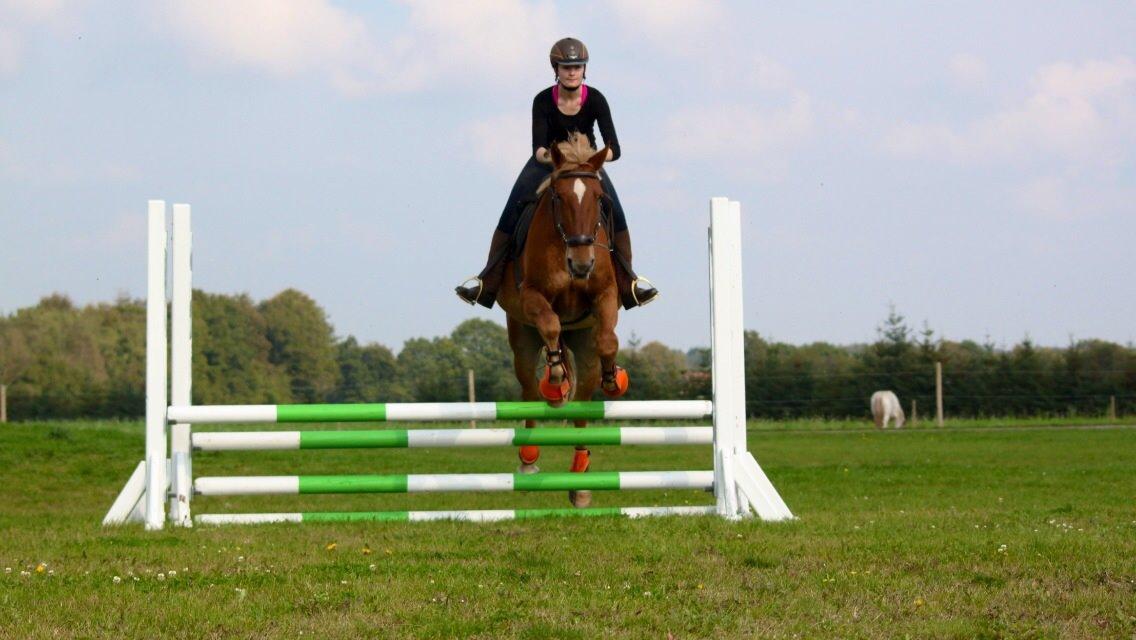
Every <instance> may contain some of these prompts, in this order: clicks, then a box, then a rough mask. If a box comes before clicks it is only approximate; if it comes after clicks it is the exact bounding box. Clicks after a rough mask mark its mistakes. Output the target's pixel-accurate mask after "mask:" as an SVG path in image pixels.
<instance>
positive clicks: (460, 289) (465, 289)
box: [454, 229, 513, 309]
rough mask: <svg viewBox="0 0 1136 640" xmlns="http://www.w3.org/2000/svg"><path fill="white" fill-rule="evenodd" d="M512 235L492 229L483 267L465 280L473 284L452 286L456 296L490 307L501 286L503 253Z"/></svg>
mask: <svg viewBox="0 0 1136 640" xmlns="http://www.w3.org/2000/svg"><path fill="white" fill-rule="evenodd" d="M512 237H513V236H511V235H509V234H507V233H505V232H504V231H501V230H500V229H494V230H493V241H492V242H491V243H490V244H489V260H488V262H486V264H485V268H484V269H482V270H481V273H479V274H477V276H475V277H473V278H470V279H469V280H466V282H469V281H471V280H472V281H473V284H471V285H469V286H465V282H463V283H462V284H461V285H459V286H457V287H456V288H454V291H456V292H457V294H458V297H459V298H461V299H462V300H465V301H466V302H468V303H470V304H473V303H475V302H476V303H477V304H480V305H482V306H484V307H486V308H489V309H492V308H493V303H494V302H495V301H496V300H497V290H498V289H500V288H501V279H502V278H503V277H504V275H505V254H506V253H508V252H509V239H510V238H512Z"/></svg>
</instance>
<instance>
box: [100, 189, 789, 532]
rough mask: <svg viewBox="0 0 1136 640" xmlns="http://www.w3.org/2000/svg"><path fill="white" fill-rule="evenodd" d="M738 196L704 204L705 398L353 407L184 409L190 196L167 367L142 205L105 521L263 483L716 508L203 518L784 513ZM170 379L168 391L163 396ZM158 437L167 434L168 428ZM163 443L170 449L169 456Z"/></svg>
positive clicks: (176, 225)
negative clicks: (708, 453)
mask: <svg viewBox="0 0 1136 640" xmlns="http://www.w3.org/2000/svg"><path fill="white" fill-rule="evenodd" d="M740 209H741V208H740V205H739V204H738V203H737V202H731V201H729V200H728V199H726V198H713V199H712V200H711V202H710V229H709V236H710V237H709V246H710V309H711V323H712V333H711V340H712V359H713V360H712V365H711V366H712V373H713V385H714V386H713V401H712V402H711V401H705V400H685V401H644V402H634V401H619V402H574V403H569V404H568V405H566V406H565V407H562V408H558V409H553V408H550V407H548V406H547V404H545V403H540V402H470V403H402V404H356V405H226V406H197V407H195V406H192V402H191V393H190V391H191V386H192V366H191V357H192V351H193V348H192V347H193V342H192V336H191V326H192V322H191V320H192V315H191V301H192V290H193V289H192V258H191V244H192V243H191V235H190V234H191V229H190V227H191V225H190V208H189V206H188V205H181V204H178V205H174V207H173V238H172V244H173V250H172V252H171V253H172V263H173V267H172V272H173V276H172V289H171V322H170V325H171V327H170V333H171V342H172V345H171V346H170V369H169V370H168V371H167V368H166V365H167V360H166V349H167V327H166V259H167V257H166V253H167V242H168V240H169V239H168V238H167V233H166V216H165V203H164V202H163V201H160V200H152V201H150V205H149V251H148V256H149V257H148V268H149V277H148V289H147V341H146V353H147V379H146V459H145V460H144V461H143V462H142V463H140V464H139V465H138V468H136V469H135V472H134V474H133V475H132V476H131V478H130V480H129V481H128V482H127V484H126V486H125V487H124V488H123V490H122V492H121V493H120V494H119V496H118V498H117V499H116V500H115V503H114V505H113V506H112V507H111V509H110V511H109V512H108V513H107V515H106V518H105V519H104V520H103V523H104V524H119V523H122V522H126V521H138V520H144V521H145V523H146V529H148V530H156V529H161V528H162V526H163V525H164V522H165V518H166V513H165V506H166V504H165V502H166V499H167V498H168V499H169V518H170V520H171V521H172V522H173V523H174V524H175V525H178V526H192V523H193V520H194V519H193V518H191V513H190V504H191V500H192V497H193V495H194V494H198V495H256V494H265V493H297V494H300V493H303V494H307V493H359V492H368V493H408V492H419V491H552V490H557V491H560V490H565V489H569V490H571V489H576V490H583V489H589V490H590V489H600V490H603V489H611V490H627V489H661V488H686V489H703V490H712V491H713V492H714V494H715V501H716V503H715V505H713V506H697V507H611V508H597V509H582V510H572V509H516V510H480V511H477V510H473V511H409V512H369V513H335V512H332V513H277V514H206V515H199V516H197V517H196V519H197V521H198V522H202V523H210V524H225V523H256V522H343V521H357V520H404V521H430V520H440V519H464V520H472V521H497V520H503V519H526V518H535V517H544V516H548V515H623V516H627V517H644V516H655V515H696V514H708V513H715V514H717V515H719V516H721V517H724V518H727V519H731V520H733V519H739V518H746V517H751V516H753V515H755V514H756V515H757V516H759V517H761V518H762V519H765V520H785V519H790V518H792V517H793V514H792V513H791V512H790V511H789V509H788V507H787V506H786V505H785V503H784V501H783V500H782V499H781V496H780V495H779V494H778V493H777V490H776V489H775V488H774V487H773V485H772V483H771V482H770V481H769V479H768V478H767V477H766V476H765V473H764V472H763V471H762V470H761V467H760V465H758V464H757V461H756V460H755V459H754V457H753V455H752V454H750V452H749V450H748V448H747V446H746V420H745V418H746V412H745V409H746V408H745V379H744V373H745V372H744V347H745V344H744V329H743V325H742V282H741V275H742V262H741V243H742V240H741V210H740ZM167 383H170V384H171V388H170V389H168V391H169V393H170V400H171V401H172V402H167V395H166V394H167ZM711 416H712V418H713V425H712V426H697V427H689V426H687V427H631V428H624V427H593V428H590V429H586V430H583V431H581V430H578V429H575V428H570V429H566V428H542V429H535V430H533V429H479V430H476V431H473V430H469V429H413V430H406V429H383V430H372V431H330V432H329V431H274V432H247V431H246V432H231V433H201V434H193V433H192V429H191V424H192V423H197V424H209V423H214V424H216V423H250V422H377V421H442V420H445V421H455V420H474V419H476V420H516V419H525V418H536V419H562V418H565V419H572V418H582V419H591V420H598V419H666V418H674V419H701V418H705V417H711ZM167 428H168V429H169V430H170V431H169V439H168V441H167V431H166V429H167ZM706 443H712V444H713V459H714V468H713V470H711V471H651V472H615V471H607V472H589V473H586V474H573V473H540V474H536V475H534V476H524V475H522V474H508V473H504V474H448V475H447V474H409V475H386V476H375V475H356V476H245V477H214V478H196V479H194V477H193V467H192V451H193V450H194V449H199V450H206V451H225V450H272V449H331V448H360V447H367V448H399V447H402V448H405V447H461V446H520V445H525V444H532V445H562V446H567V445H574V444H596V445H624V444H626V445H691V444H706ZM167 444H168V446H169V457H168V458H167Z"/></svg>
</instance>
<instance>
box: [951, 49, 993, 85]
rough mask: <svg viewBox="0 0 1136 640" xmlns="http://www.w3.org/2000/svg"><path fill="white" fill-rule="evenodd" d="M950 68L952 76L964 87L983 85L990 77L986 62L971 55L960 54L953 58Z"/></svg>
mask: <svg viewBox="0 0 1136 640" xmlns="http://www.w3.org/2000/svg"><path fill="white" fill-rule="evenodd" d="M949 68H950V72H951V76H952V77H953V78H954V79H955V80H956V81H957V82H958V83H959V84H962V85H964V86H980V85H983V84H985V83H986V80H987V78H988V77H989V76H990V70H989V69H988V68H987V66H986V61H985V60H983V59H982V58H980V57H978V56H976V55H973V54H970V53H960V54H957V55H955V56H954V57H952V58H951V61H950V63H949Z"/></svg>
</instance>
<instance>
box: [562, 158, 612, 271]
mask: <svg viewBox="0 0 1136 640" xmlns="http://www.w3.org/2000/svg"><path fill="white" fill-rule="evenodd" d="M567 178H591V179H593V180H596V181H599V179H600V174H599V172H597V171H564V172H562V173H554V174H552V183H555V182H556V181H557V180H564V179H567ZM552 183H550V184H549V185H548V190H549V192H550V196H549V197H550V198H552V221H553V222H554V223H556V232H557V233H559V234H560V239H561V240H563V241H564V246H566V247H590V246H592V245H594V244H596V234H597V233H598V232H599V229H600V226H601V225H603V224H604V223H605V222H607V226H608V227H611V225H612V221H611V220H610V219H608V218H610V216H605V215H604V207H603V204H602V203H603V201H604V199H605V198H606V199H607V200H608V201H609V202H610V200H611V197H610V196H608V195H607V194H606V193H603V191H602V190H601V191H600V194H599V195H598V196H597V197H596V200H597V202H596V206H597V207H598V208H599V211H600V214H599V216H598V217H597V218H596V226H595V228H594V229H592V234H591V235H583V234H581V235H573V236H570V235H568V233H567V232H566V231H564V214H563V212H562V211H561V209H560V207H561V198H560V195H559V194H558V193H556V188H555V185H554V184H552ZM611 235H612V229H611V228H608V229H607V237H608V239H609V241H610V238H611ZM600 246H601V247H603V248H605V249H608V250H609V251H610V250H611V247H607V246H605V245H602V244H601V245H600Z"/></svg>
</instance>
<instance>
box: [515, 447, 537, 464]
mask: <svg viewBox="0 0 1136 640" xmlns="http://www.w3.org/2000/svg"><path fill="white" fill-rule="evenodd" d="M517 456H518V457H520V459H521V464H536V461H537V460H539V459H540V447H538V446H536V445H535V444H526V445H524V446H523V447H521V449H520V451H518V452H517Z"/></svg>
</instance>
